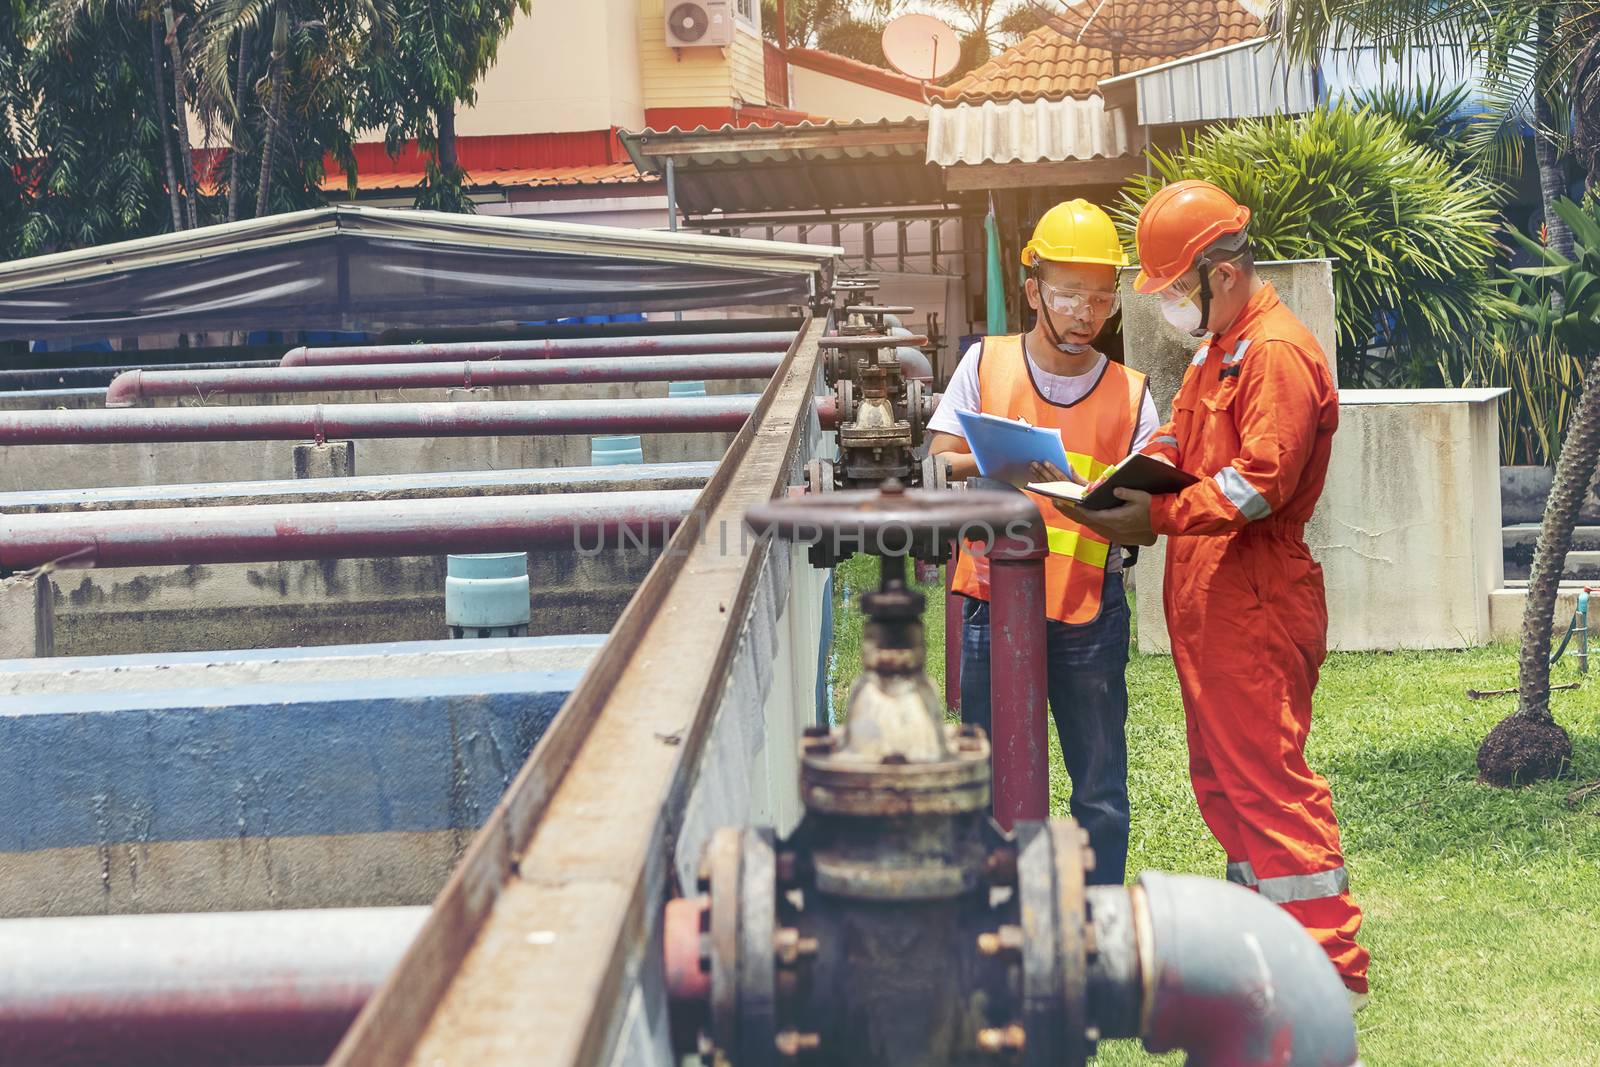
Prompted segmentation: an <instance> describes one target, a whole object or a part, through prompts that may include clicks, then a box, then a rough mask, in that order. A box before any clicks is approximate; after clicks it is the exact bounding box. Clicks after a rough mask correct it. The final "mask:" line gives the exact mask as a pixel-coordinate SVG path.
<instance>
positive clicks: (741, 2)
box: [733, 0, 761, 26]
mask: <svg viewBox="0 0 1600 1067" xmlns="http://www.w3.org/2000/svg"><path fill="white" fill-rule="evenodd" d="M733 9H734V11H735V12H737V13H738V15H739V21H740V22H743V23H745V24H746V25H750V26H758V23H757V21H756V20H757V19H759V18H760V17H761V6H760V4H758V3H757V0H733Z"/></svg>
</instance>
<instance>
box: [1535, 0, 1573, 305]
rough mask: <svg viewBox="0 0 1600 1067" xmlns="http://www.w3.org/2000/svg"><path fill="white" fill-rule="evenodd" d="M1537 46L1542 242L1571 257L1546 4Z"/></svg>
mask: <svg viewBox="0 0 1600 1067" xmlns="http://www.w3.org/2000/svg"><path fill="white" fill-rule="evenodd" d="M1538 34H1539V37H1538V42H1537V44H1536V47H1537V48H1538V51H1539V54H1540V55H1542V56H1544V57H1545V59H1544V67H1545V69H1544V70H1543V71H1541V73H1540V77H1539V79H1538V84H1537V85H1536V86H1535V87H1534V88H1535V91H1534V94H1533V125H1534V130H1533V155H1534V159H1536V160H1537V161H1538V164H1539V198H1540V199H1541V200H1542V201H1543V202H1544V225H1545V235H1546V236H1545V241H1546V243H1547V244H1548V245H1549V247H1550V248H1552V249H1554V250H1555V251H1556V252H1559V253H1560V254H1561V255H1563V256H1566V257H1567V258H1568V259H1571V258H1572V230H1571V228H1569V227H1568V226H1567V224H1566V223H1565V222H1563V221H1562V219H1561V216H1559V215H1557V214H1556V211H1555V205H1556V201H1557V200H1560V199H1561V198H1562V197H1564V196H1566V195H1567V182H1566V173H1565V171H1564V170H1563V169H1562V166H1561V154H1560V151H1559V149H1558V147H1557V145H1556V142H1555V137H1556V135H1557V130H1556V115H1555V109H1554V108H1552V107H1551V106H1550V94H1551V93H1555V92H1560V91H1562V90H1561V87H1560V86H1558V85H1556V84H1554V80H1553V78H1552V77H1551V71H1550V68H1551V67H1552V66H1553V60H1552V59H1551V58H1550V50H1551V48H1552V47H1553V41H1554V37H1555V12H1554V11H1552V10H1551V8H1550V7H1549V6H1548V5H1546V6H1544V7H1541V8H1540V10H1539V30H1538ZM1554 301H1555V306H1556V308H1557V310H1559V309H1560V307H1561V294H1560V293H1556V294H1554Z"/></svg>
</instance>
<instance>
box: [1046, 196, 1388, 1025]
mask: <svg viewBox="0 0 1600 1067" xmlns="http://www.w3.org/2000/svg"><path fill="white" fill-rule="evenodd" d="M1249 222H1250V211H1249V209H1248V208H1245V207H1242V206H1240V205H1239V204H1237V203H1235V202H1234V200H1233V199H1232V198H1231V197H1230V196H1228V194H1227V193H1225V192H1223V191H1222V190H1221V189H1219V188H1217V187H1216V186H1214V185H1211V184H1210V183H1208V182H1202V181H1180V182H1175V183H1173V184H1171V185H1168V186H1166V187H1164V188H1163V189H1161V190H1160V191H1158V192H1157V193H1156V194H1155V195H1154V196H1153V197H1151V198H1150V201H1149V203H1148V204H1146V205H1145V208H1144V211H1143V212H1142V213H1141V214H1140V216H1139V224H1138V228H1137V231H1136V234H1135V242H1136V244H1137V245H1138V250H1139V259H1140V266H1141V270H1140V273H1139V276H1138V278H1137V279H1136V281H1135V282H1134V288H1136V289H1137V290H1138V291H1139V292H1141V293H1155V294H1159V295H1160V297H1161V299H1162V308H1161V310H1162V314H1163V316H1164V317H1165V318H1166V319H1167V321H1168V323H1170V324H1171V325H1172V326H1174V327H1176V328H1177V329H1178V330H1180V331H1183V332H1185V333H1189V334H1192V335H1194V336H1196V337H1203V338H1204V339H1205V340H1204V342H1203V343H1202V344H1201V346H1200V349H1199V351H1197V352H1196V353H1195V355H1194V359H1193V360H1192V361H1191V362H1190V364H1189V369H1188V371H1187V373H1186V374H1185V376H1184V379H1183V385H1182V387H1181V388H1180V389H1179V390H1178V395H1177V397H1176V398H1175V399H1174V400H1173V403H1172V421H1171V422H1169V423H1167V424H1166V425H1165V426H1163V427H1161V428H1160V429H1158V430H1157V431H1156V433H1155V435H1154V436H1153V437H1152V438H1151V439H1150V442H1149V443H1148V444H1147V445H1146V446H1145V447H1144V449H1143V451H1144V452H1145V453H1146V454H1149V455H1153V456H1156V457H1157V458H1160V459H1163V460H1165V461H1167V462H1169V463H1171V464H1173V465H1175V466H1177V467H1179V468H1181V469H1183V470H1185V471H1188V472H1189V473H1191V474H1193V475H1195V476H1197V477H1198V478H1199V479H1200V481H1199V482H1198V483H1196V484H1195V485H1192V486H1190V487H1189V488H1188V489H1185V490H1183V491H1182V492H1180V493H1175V494H1170V495H1166V496H1160V497H1151V496H1150V495H1149V494H1147V493H1141V492H1137V491H1132V490H1118V493H1117V495H1118V496H1119V497H1120V498H1121V499H1122V500H1124V501H1126V503H1124V504H1123V505H1122V506H1121V507H1117V508H1113V509H1110V510H1108V511H1098V512H1085V511H1082V510H1080V509H1077V508H1073V507H1071V506H1070V505H1058V506H1061V507H1063V508H1064V510H1066V512H1067V514H1068V515H1069V517H1071V518H1073V519H1076V520H1077V521H1079V522H1081V523H1083V524H1084V525H1087V526H1089V527H1090V528H1092V529H1095V530H1097V532H1099V533H1100V534H1101V535H1102V536H1103V537H1106V538H1107V539H1109V540H1111V541H1113V542H1115V543H1118V544H1149V543H1151V542H1152V541H1153V540H1154V538H1155V535H1156V534H1166V535H1167V537H1168V542H1167V570H1166V598H1165V599H1166V614H1167V627H1168V630H1169V631H1170V634H1171V640H1172V654H1173V660H1174V662H1175V664H1176V666H1177V671H1178V681H1179V684H1180V686H1181V688H1182V690H1183V706H1184V711H1185V713H1186V718H1187V722H1188V738H1189V775H1190V780H1191V782H1192V783H1193V786H1194V793H1195V799H1196V800H1197V801H1198V802H1199V805H1200V813H1201V815H1202V816H1204V818H1205V820H1206V824H1207V825H1208V826H1209V827H1210V828H1211V832H1212V833H1213V834H1215V835H1216V838H1217V841H1218V842H1219V843H1220V844H1221V845H1222V847H1223V849H1224V850H1225V851H1226V853H1227V858H1228V867H1227V875H1228V880H1229V881H1232V882H1237V883H1239V884H1241V885H1245V886H1250V887H1252V888H1254V889H1256V890H1257V891H1259V892H1260V893H1261V895H1262V896H1264V897H1266V898H1267V899H1268V900H1271V901H1273V902H1274V903H1276V904H1279V905H1281V906H1282V907H1283V908H1284V909H1285V910H1287V911H1288V912H1289V913H1290V914H1291V915H1293V916H1294V917H1295V918H1296V919H1298V920H1299V921H1300V922H1301V923H1302V924H1303V925H1304V926H1305V927H1306V928H1307V929H1308V930H1309V931H1310V932H1311V933H1312V935H1313V936H1315V937H1316V938H1317V940H1318V941H1319V942H1320V943H1321V944H1322V946H1323V948H1324V949H1325V950H1326V951H1327V953H1328V956H1329V958H1330V959H1332V960H1333V964H1334V966H1335V967H1336V968H1337V969H1338V971H1339V974H1340V976H1341V977H1342V978H1343V979H1344V983H1345V986H1346V987H1347V988H1348V989H1349V990H1350V1001H1351V1007H1352V1008H1353V1009H1356V1010H1359V1009H1360V1008H1361V1007H1363V1006H1364V1005H1365V1003H1366V995H1367V959H1368V955H1367V951H1366V949H1364V948H1362V947H1361V946H1360V945H1358V944H1356V932H1357V931H1358V930H1359V929H1360V928H1361V910H1360V909H1359V908H1358V907H1356V903H1355V900H1354V899H1353V898H1352V897H1351V895H1350V885H1349V879H1348V877H1347V876H1346V874H1345V867H1344V856H1343V855H1342V853H1341V851H1340V847H1339V824H1338V822H1337V821H1336V820H1335V819H1334V815H1333V799H1332V796H1331V795H1330V793H1329V790H1328V783H1327V781H1326V780H1325V779H1323V778H1322V776H1320V775H1318V774H1316V773H1315V772H1314V771H1312V770H1311V768H1310V767H1308V766H1307V765H1306V759H1305V744H1306V734H1307V733H1308V731H1309V730H1310V727H1311V694H1312V691H1313V690H1314V689H1315V688H1316V685H1317V672H1318V670H1319V668H1320V667H1321V665H1322V661H1323V658H1324V656H1325V654H1326V651H1327V632H1328V610H1327V604H1326V601H1325V599H1324V596H1323V586H1322V568H1321V567H1319V566H1318V565H1317V564H1316V562H1315V561H1313V560H1312V558H1311V553H1310V552H1309V551H1307V549H1306V543H1305V540H1304V538H1303V535H1304V532H1305V524H1306V520H1307V519H1309V518H1310V517H1311V512H1312V509H1313V508H1315V507H1316V503H1317V498H1318V497H1319V496H1320V495H1321V494H1322V484H1323V481H1324V479H1325V478H1326V476H1327V472H1328V455H1329V452H1330V450H1331V448H1332V445H1333V432H1334V429H1335V428H1336V427H1337V426H1338V423H1339V399H1338V393H1337V391H1336V390H1335V388H1334V384H1333V376H1332V374H1331V373H1330V371H1329V369H1328V362H1327V356H1326V354H1325V353H1324V352H1323V351H1322V348H1321V346H1320V345H1318V344H1317V340H1316V338H1315V337H1314V336H1312V334H1311V331H1310V330H1308V329H1306V327H1305V325H1304V324H1302V323H1301V322H1300V320H1299V319H1297V318H1295V316H1294V314H1293V313H1292V312H1290V311H1289V309H1288V308H1286V307H1284V306H1283V303H1282V302H1281V301H1280V300H1279V299H1278V294H1277V293H1276V292H1274V291H1273V287H1272V286H1271V285H1269V284H1267V283H1266V282H1264V281H1262V280H1261V279H1260V278H1259V277H1257V275H1256V273H1255V263H1254V260H1253V258H1252V256H1251V252H1250V242H1249V234H1248V225H1249Z"/></svg>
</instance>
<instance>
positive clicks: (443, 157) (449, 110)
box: [434, 100, 457, 174]
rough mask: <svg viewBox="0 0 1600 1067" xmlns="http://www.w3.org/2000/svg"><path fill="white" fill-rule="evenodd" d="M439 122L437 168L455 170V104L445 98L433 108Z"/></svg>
mask: <svg viewBox="0 0 1600 1067" xmlns="http://www.w3.org/2000/svg"><path fill="white" fill-rule="evenodd" d="M434 114H435V115H436V116H437V118H438V123H439V169H440V170H441V171H443V172H444V173H446V174H454V173H455V170H456V160H457V157H456V105H455V102H454V101H451V100H446V101H445V102H444V103H443V104H441V105H439V107H438V108H437V109H435V112H434Z"/></svg>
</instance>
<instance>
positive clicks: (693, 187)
mask: <svg viewBox="0 0 1600 1067" xmlns="http://www.w3.org/2000/svg"><path fill="white" fill-rule="evenodd" d="M927 130H928V124H927V123H926V122H924V121H922V120H920V119H909V120H900V121H896V122H891V121H888V120H884V121H881V122H850V123H840V122H821V123H813V122H801V123H796V124H794V125H792V126H779V127H748V126H747V127H734V126H724V127H722V128H721V129H720V130H708V129H705V128H704V127H702V128H700V129H695V130H682V129H677V128H674V129H670V130H644V131H642V132H640V133H624V134H622V135H621V137H622V143H623V145H624V146H626V147H627V149H628V153H629V155H630V156H632V157H633V161H634V163H635V165H636V166H637V167H638V168H639V170H640V171H642V172H644V173H647V174H664V173H665V172H666V165H667V161H668V160H671V161H672V164H673V167H674V170H675V179H676V185H677V196H678V206H679V208H680V209H681V210H682V211H683V212H684V213H686V214H689V215H707V214H711V213H712V212H716V211H721V212H724V213H729V214H733V213H740V214H744V213H753V212H754V213H761V212H774V211H808V210H828V209H844V208H863V207H885V206H894V205H910V204H930V203H940V202H942V201H943V200H944V195H945V191H944V184H943V181H942V179H941V177H940V173H939V170H938V169H937V168H935V167H931V166H929V165H928V164H927V162H926V153H927V141H928V134H927Z"/></svg>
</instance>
